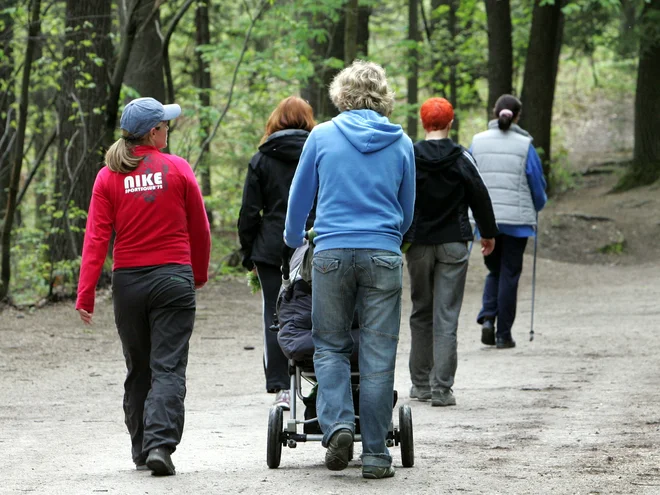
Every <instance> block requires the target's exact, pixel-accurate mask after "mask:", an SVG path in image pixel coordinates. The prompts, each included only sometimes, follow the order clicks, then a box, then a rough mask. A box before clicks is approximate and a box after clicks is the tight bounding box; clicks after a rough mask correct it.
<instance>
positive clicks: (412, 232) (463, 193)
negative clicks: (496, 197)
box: [404, 139, 498, 244]
mask: <svg viewBox="0 0 660 495" xmlns="http://www.w3.org/2000/svg"><path fill="white" fill-rule="evenodd" d="M415 165H416V169H417V196H416V198H415V217H414V219H413V223H412V226H411V227H410V229H409V230H408V232H407V233H406V235H405V236H404V242H413V243H418V244H445V243H448V242H462V241H470V240H472V237H473V236H472V228H471V226H470V219H469V216H468V207H469V208H470V209H472V213H473V215H474V219H475V221H476V222H477V226H478V227H479V232H481V236H482V237H483V238H487V239H488V238H492V237H495V236H496V235H497V233H498V231H497V224H496V223H495V215H494V214H493V205H492V204H491V202H490V196H489V195H488V189H487V188H486V186H485V184H484V182H483V180H482V179H481V176H480V175H479V171H478V169H477V165H476V163H475V162H474V159H473V158H472V155H470V153H469V152H468V151H467V150H466V149H465V148H463V147H462V146H460V145H458V144H455V143H454V142H453V141H452V140H451V139H433V140H428V141H427V140H425V141H419V142H417V143H415Z"/></svg>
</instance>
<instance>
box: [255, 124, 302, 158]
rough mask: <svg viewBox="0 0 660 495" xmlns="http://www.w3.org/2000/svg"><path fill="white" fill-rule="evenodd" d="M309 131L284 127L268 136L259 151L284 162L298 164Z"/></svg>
mask: <svg viewBox="0 0 660 495" xmlns="http://www.w3.org/2000/svg"><path fill="white" fill-rule="evenodd" d="M308 136H309V132H307V131H305V130H303V129H284V130H282V131H277V132H274V133H272V134H271V135H270V136H268V139H266V141H265V142H264V143H263V144H262V145H261V146H259V151H261V152H262V153H263V154H264V155H267V156H270V157H272V158H275V159H277V160H280V161H282V162H285V163H292V164H293V165H298V160H299V159H300V154H301V153H302V149H303V146H304V144H305V141H306V140H307V137H308Z"/></svg>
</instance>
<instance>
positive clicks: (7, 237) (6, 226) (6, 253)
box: [0, 0, 41, 300]
mask: <svg viewBox="0 0 660 495" xmlns="http://www.w3.org/2000/svg"><path fill="white" fill-rule="evenodd" d="M40 15H41V0H32V6H31V8H30V24H29V27H28V39H27V42H26V48H25V60H24V61H23V79H22V82H21V98H20V104H19V110H18V128H17V129H16V141H15V144H14V147H13V150H12V162H13V166H12V170H11V180H10V182H9V191H8V198H7V210H6V211H5V220H4V223H3V225H2V239H1V244H2V274H1V281H2V283H0V300H2V299H4V298H5V297H6V296H7V293H8V291H9V281H10V280H11V229H12V226H13V222H14V213H15V212H16V197H17V196H18V186H19V184H20V180H21V166H22V164H23V145H24V144H25V128H26V127H27V118H28V115H27V113H28V103H29V101H28V99H29V93H30V73H31V72H32V59H33V56H34V48H35V44H36V40H37V37H38V36H39V33H40V32H41V17H40Z"/></svg>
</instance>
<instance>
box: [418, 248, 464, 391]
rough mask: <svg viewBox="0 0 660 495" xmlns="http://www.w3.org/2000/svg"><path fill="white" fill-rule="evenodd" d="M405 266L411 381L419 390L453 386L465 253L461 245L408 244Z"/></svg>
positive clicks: (439, 389) (433, 389) (441, 388)
mask: <svg viewBox="0 0 660 495" xmlns="http://www.w3.org/2000/svg"><path fill="white" fill-rule="evenodd" d="M406 263H407V266H408V273H409V275H410V289H411V290H410V292H411V294H410V296H411V299H412V314H411V315H410V331H411V340H412V342H411V348H410V361H409V367H410V378H411V380H412V383H413V385H414V386H415V388H416V389H417V390H418V391H420V392H426V391H429V390H430V391H431V392H440V391H442V390H444V389H449V388H451V387H452V386H453V385H454V375H455V374H456V366H457V352H456V347H457V339H456V330H457V328H458V315H459V314H460V312H461V306H462V304H463V292H464V290H465V278H466V275H467V268H468V249H467V246H466V243H464V242H450V243H446V244H436V245H423V244H413V245H412V246H411V247H410V249H409V250H408V252H407V253H406Z"/></svg>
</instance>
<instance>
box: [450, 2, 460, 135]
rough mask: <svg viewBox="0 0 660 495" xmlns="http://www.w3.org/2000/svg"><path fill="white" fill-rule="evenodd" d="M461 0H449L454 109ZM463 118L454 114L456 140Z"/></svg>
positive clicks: (452, 102)
mask: <svg viewBox="0 0 660 495" xmlns="http://www.w3.org/2000/svg"><path fill="white" fill-rule="evenodd" d="M459 1H460V0H449V16H448V17H449V19H448V21H449V35H450V37H451V45H450V46H451V53H450V57H451V59H450V62H449V101H450V102H451V104H452V106H453V107H454V109H455V110H456V109H458V80H457V77H456V71H457V67H458V53H457V52H458V41H457V35H458V16H457V12H458V3H459ZM460 126H461V120H460V118H459V117H458V112H456V113H455V114H454V125H453V126H452V130H451V135H452V138H453V139H454V140H455V141H458V131H459V130H460Z"/></svg>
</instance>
